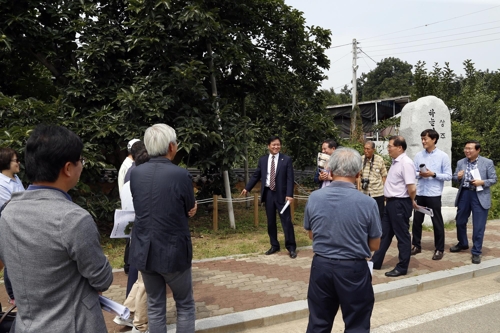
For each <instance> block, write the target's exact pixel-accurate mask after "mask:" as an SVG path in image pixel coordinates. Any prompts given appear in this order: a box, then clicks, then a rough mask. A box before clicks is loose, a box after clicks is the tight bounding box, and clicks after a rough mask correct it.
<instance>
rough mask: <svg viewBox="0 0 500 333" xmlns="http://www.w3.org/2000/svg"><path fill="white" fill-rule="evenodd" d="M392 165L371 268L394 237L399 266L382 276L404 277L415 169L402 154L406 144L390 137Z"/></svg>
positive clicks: (376, 266)
mask: <svg viewBox="0 0 500 333" xmlns="http://www.w3.org/2000/svg"><path fill="white" fill-rule="evenodd" d="M387 150H388V152H389V156H390V157H391V158H392V165H391V168H390V169H389V173H388V174H387V180H386V182H385V186H384V196H385V199H386V205H385V213H384V217H383V219H382V240H381V242H380V248H379V250H378V251H376V252H375V253H374V254H373V257H372V261H373V268H374V269H380V268H381V267H382V263H383V262H384V257H385V253H386V252H387V249H388V248H389V246H390V245H391V242H392V238H393V237H394V235H395V236H396V239H397V240H398V250H399V263H398V264H397V265H396V267H395V268H394V269H393V270H391V271H389V272H386V273H385V276H389V277H396V276H400V275H406V273H407V271H408V265H409V264H410V256H411V254H410V253H411V236H410V232H409V228H410V216H411V213H412V207H413V208H416V203H415V195H416V193H417V190H416V187H415V169H414V167H413V161H412V160H411V159H410V158H409V157H408V156H407V155H406V153H405V151H406V141H405V139H404V138H403V137H402V136H400V135H395V136H391V137H390V138H389V145H388V146H387Z"/></svg>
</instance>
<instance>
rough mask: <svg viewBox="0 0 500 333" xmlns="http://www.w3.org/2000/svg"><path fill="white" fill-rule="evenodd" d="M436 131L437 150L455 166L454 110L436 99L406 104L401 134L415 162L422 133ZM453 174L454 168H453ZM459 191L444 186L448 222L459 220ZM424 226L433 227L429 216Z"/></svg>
mask: <svg viewBox="0 0 500 333" xmlns="http://www.w3.org/2000/svg"><path fill="white" fill-rule="evenodd" d="M429 128H432V129H434V130H436V131H437V132H438V133H439V139H438V142H437V144H436V147H437V148H439V149H441V150H442V151H444V152H445V153H446V154H448V156H449V158H450V163H451V120H450V110H449V109H448V107H447V106H446V104H444V102H443V101H442V100H441V99H439V98H437V97H435V96H426V97H422V98H419V99H418V100H417V101H415V102H411V103H408V104H406V105H405V107H404V108H403V110H402V111H401V126H400V130H399V133H400V134H401V135H402V136H403V137H404V138H405V140H406V144H407V145H408V148H407V149H406V154H407V155H408V156H409V157H410V158H411V159H412V160H413V158H414V157H415V155H416V154H417V153H418V152H419V151H421V150H423V148H422V141H421V137H420V134H421V133H422V131H423V130H425V129H429ZM451 168H452V172H453V171H454V166H453V165H452V166H451ZM457 192H458V189H456V188H454V187H452V186H451V181H449V182H445V183H444V189H443V194H442V196H441V202H442V208H441V213H442V214H443V221H444V223H447V222H450V221H455V217H456V215H457V209H456V207H455V197H456V196H457ZM424 225H428V226H432V221H431V219H430V217H429V216H427V215H426V216H425V219H424Z"/></svg>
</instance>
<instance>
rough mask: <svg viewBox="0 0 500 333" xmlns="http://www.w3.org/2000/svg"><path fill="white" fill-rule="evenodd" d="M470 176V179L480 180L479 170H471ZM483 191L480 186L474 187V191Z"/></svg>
mask: <svg viewBox="0 0 500 333" xmlns="http://www.w3.org/2000/svg"><path fill="white" fill-rule="evenodd" d="M470 174H471V175H472V178H474V179H475V180H481V174H480V173H479V170H478V169H473V170H471V172H470ZM482 190H483V187H482V186H481V185H480V186H476V191H478V192H479V191H482Z"/></svg>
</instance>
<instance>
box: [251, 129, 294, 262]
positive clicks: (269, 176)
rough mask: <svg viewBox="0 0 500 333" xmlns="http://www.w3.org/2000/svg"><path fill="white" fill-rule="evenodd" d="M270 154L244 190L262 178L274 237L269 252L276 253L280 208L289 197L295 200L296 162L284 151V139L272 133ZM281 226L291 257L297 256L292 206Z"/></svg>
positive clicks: (268, 216)
mask: <svg viewBox="0 0 500 333" xmlns="http://www.w3.org/2000/svg"><path fill="white" fill-rule="evenodd" d="M267 148H268V149H269V155H265V156H262V157H261V158H260V159H259V163H258V164H257V170H255V172H254V174H253V175H252V178H250V181H249V182H248V184H247V186H246V187H245V189H244V190H243V191H241V194H242V195H244V194H247V193H248V192H250V191H251V190H252V188H253V187H254V186H255V184H257V182H258V181H259V180H260V181H261V187H260V198H261V201H262V202H265V205H266V215H267V233H268V234H269V238H270V241H271V248H270V249H269V250H267V252H266V255H269V254H273V253H275V252H278V251H279V250H280V243H279V242H278V229H277V226H276V211H278V212H281V210H282V209H283V207H284V206H285V203H286V201H289V202H290V203H292V201H293V186H294V181H293V166H292V159H291V158H290V157H288V156H286V155H284V154H280V150H281V139H280V138H279V137H277V136H271V137H270V138H269V139H268V141H267ZM280 219H281V226H282V227H283V232H284V233H285V247H286V249H287V250H288V252H290V258H292V259H295V258H296V257H297V253H296V252H295V250H296V248H297V245H296V244H295V233H294V231H293V224H292V218H291V215H290V207H288V208H287V209H286V210H285V211H284V212H283V214H280Z"/></svg>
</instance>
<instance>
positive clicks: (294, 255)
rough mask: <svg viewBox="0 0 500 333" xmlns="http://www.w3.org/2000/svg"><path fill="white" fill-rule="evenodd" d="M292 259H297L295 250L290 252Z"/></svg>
mask: <svg viewBox="0 0 500 333" xmlns="http://www.w3.org/2000/svg"><path fill="white" fill-rule="evenodd" d="M290 258H292V259H295V258H297V252H295V251H294V250H292V251H290Z"/></svg>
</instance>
